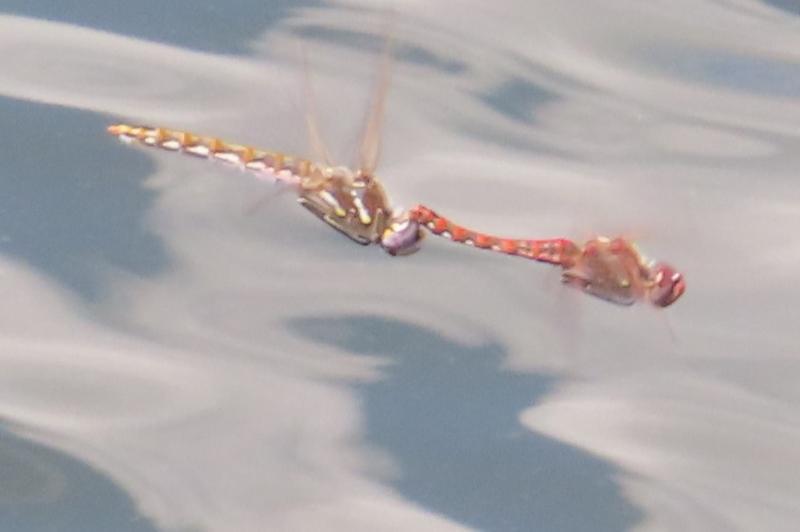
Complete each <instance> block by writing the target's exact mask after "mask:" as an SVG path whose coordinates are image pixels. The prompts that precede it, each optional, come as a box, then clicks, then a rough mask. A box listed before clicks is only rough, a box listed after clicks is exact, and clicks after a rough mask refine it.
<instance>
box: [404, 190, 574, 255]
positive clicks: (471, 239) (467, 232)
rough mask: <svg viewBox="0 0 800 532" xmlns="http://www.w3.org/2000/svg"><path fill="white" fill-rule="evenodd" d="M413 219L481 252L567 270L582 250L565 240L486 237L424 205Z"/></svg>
mask: <svg viewBox="0 0 800 532" xmlns="http://www.w3.org/2000/svg"><path fill="white" fill-rule="evenodd" d="M410 217H411V218H412V219H414V220H416V221H417V222H418V223H420V224H421V225H423V226H424V227H426V228H427V229H428V230H429V231H430V232H432V233H433V234H435V235H437V236H442V237H445V238H447V239H449V240H452V241H453V242H457V243H459V244H466V245H468V246H474V247H476V248H480V249H489V250H492V251H499V252H501V253H506V254H507V255H515V256H518V257H524V258H527V259H532V260H536V261H539V262H547V263H550V264H556V265H559V266H564V267H569V266H570V265H571V264H572V262H574V260H575V258H577V256H579V255H580V249H579V248H578V247H577V246H576V245H575V244H574V243H573V242H572V241H571V240H567V239H565V238H552V239H546V240H520V239H515V238H502V237H496V236H492V235H487V234H485V233H480V232H478V231H473V230H472V229H467V228H466V227H462V226H460V225H457V224H455V223H453V222H452V221H450V220H449V219H447V218H445V217H444V216H440V215H439V214H437V213H436V212H434V211H433V210H432V209H429V208H428V207H425V206H424V205H418V206H416V207H414V208H413V209H411V211H410Z"/></svg>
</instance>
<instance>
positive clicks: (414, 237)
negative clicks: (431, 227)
mask: <svg viewBox="0 0 800 532" xmlns="http://www.w3.org/2000/svg"><path fill="white" fill-rule="evenodd" d="M424 236H425V233H424V232H423V231H422V227H421V226H420V225H419V222H417V221H416V220H410V219H409V218H408V216H407V215H402V216H399V217H395V218H394V219H393V220H392V222H391V223H390V224H389V225H388V226H387V227H386V229H384V231H383V234H382V235H381V240H380V244H381V247H382V248H383V249H384V251H386V253H388V254H389V255H392V256H397V255H401V256H402V255H411V254H412V253H416V252H417V250H419V248H420V244H421V242H422V238H423V237H424Z"/></svg>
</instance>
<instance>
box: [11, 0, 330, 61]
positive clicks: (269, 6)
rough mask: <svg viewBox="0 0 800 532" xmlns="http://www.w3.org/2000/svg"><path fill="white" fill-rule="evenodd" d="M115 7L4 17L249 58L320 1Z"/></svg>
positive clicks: (19, 9)
mask: <svg viewBox="0 0 800 532" xmlns="http://www.w3.org/2000/svg"><path fill="white" fill-rule="evenodd" d="M114 4H115V5H114V7H113V9H109V8H108V5H109V2H86V1H85V0H61V1H59V2H51V1H49V0H5V1H4V2H3V5H2V6H1V7H0V12H5V13H10V14H14V15H23V16H27V17H36V18H40V19H47V20H55V21H59V22H67V23H71V24H77V25H79V26H88V27H93V28H97V29H102V30H106V31H112V32H115V33H121V34H124V35H129V36H132V37H140V38H144V39H148V40H152V41H157V42H165V43H172V44H177V45H179V46H183V47H186V48H193V49H195V50H206V51H214V52H222V53H243V52H245V51H246V45H247V43H248V42H250V41H251V40H252V39H253V38H255V37H256V36H258V35H259V34H260V33H261V32H263V31H264V30H265V29H266V28H268V27H269V26H271V25H273V24H275V23H276V22H277V21H279V20H281V19H282V18H284V17H285V16H286V14H287V13H288V12H289V11H290V10H292V9H297V8H299V7H304V6H309V5H314V4H316V2H311V1H297V0H269V1H268V2H265V1H258V0H230V1H227V2H224V3H223V2H196V1H192V0H172V1H169V2H163V1H158V0H140V1H137V2H115V3H114Z"/></svg>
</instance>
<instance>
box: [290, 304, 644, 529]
mask: <svg viewBox="0 0 800 532" xmlns="http://www.w3.org/2000/svg"><path fill="white" fill-rule="evenodd" d="M288 326H289V328H290V330H292V331H294V332H295V333H296V334H298V335H299V336H301V337H304V338H306V339H309V340H311V341H314V342H317V343H321V344H325V345H328V346H334V347H336V348H339V349H342V350H343V351H346V352H348V353H356V354H363V355H372V356H380V357H386V358H387V359H388V360H389V361H391V363H392V365H391V366H389V367H387V368H386V369H385V370H384V371H385V377H384V378H383V379H381V380H380V381H378V382H374V383H369V384H365V385H361V386H360V387H359V388H360V392H361V393H362V394H363V399H364V411H365V414H366V438H367V440H368V441H369V443H371V444H374V445H376V446H379V447H380V448H382V449H384V450H385V451H387V452H388V453H390V455H391V456H392V458H393V460H394V461H395V462H396V464H397V465H398V466H399V469H400V476H399V478H398V479H397V480H396V481H395V482H394V483H393V484H394V487H395V488H396V489H397V490H398V491H399V492H400V493H402V494H403V495H404V496H405V497H407V498H408V499H409V500H411V501H413V502H415V503H418V504H420V505H421V506H423V507H425V508H427V509H429V510H431V511H434V512H437V513H439V514H442V515H444V516H446V517H448V518H451V519H453V520H455V521H458V522H460V523H463V524H465V525H468V526H471V527H475V528H478V529H481V530H493V531H523V530H525V531H528V530H537V531H550V530H552V531H572V530H575V531H585V530H592V531H618V530H626V529H628V528H630V527H632V526H633V525H635V524H636V523H637V522H638V521H639V519H640V518H641V514H640V512H639V510H638V509H637V508H635V507H634V506H632V505H631V504H630V503H628V502H627V501H626V500H625V499H624V498H623V497H622V495H621V493H620V489H619V486H618V484H617V483H616V481H615V476H616V474H617V470H616V469H615V468H614V467H613V466H611V465H610V464H608V463H606V462H604V461H602V460H600V459H598V458H595V457H593V456H591V455H589V454H587V453H585V452H583V451H581V450H579V449H576V448H575V447H572V446H570V445H567V444H565V443H562V442H559V441H556V440H554V439H552V438H549V437H547V436H543V435H540V434H536V433H532V432H530V431H529V430H526V429H525V428H524V427H523V426H522V425H521V424H520V422H519V419H518V416H519V415H520V413H521V412H522V411H523V410H524V409H526V408H528V407H530V406H531V405H533V404H534V403H536V401H537V400H538V399H540V398H541V397H542V396H543V395H545V394H546V393H547V392H548V391H549V390H550V389H551V387H552V386H553V384H554V382H555V381H554V379H553V378H552V377H548V376H544V375H526V374H517V373H513V372H511V371H506V370H503V369H502V368H501V365H502V362H503V360H504V358H505V357H506V354H507V352H506V348H505V347H504V346H503V345H502V344H501V343H500V342H498V341H489V342H486V343H484V344H482V345H478V346H468V345H464V344H461V343H459V342H457V341H454V340H452V339H449V338H446V337H444V336H442V335H440V334H439V333H437V332H436V331H434V330H432V329H429V328H426V327H424V326H421V325H418V324H415V323H410V322H405V321H400V320H396V319H393V318H384V317H379V316H368V315H347V316H338V315H332V316H309V317H303V318H295V319H292V320H290V321H289V323H288Z"/></svg>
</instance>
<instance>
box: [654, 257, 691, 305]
mask: <svg viewBox="0 0 800 532" xmlns="http://www.w3.org/2000/svg"><path fill="white" fill-rule="evenodd" d="M685 291H686V281H685V280H684V279H683V275H682V274H681V273H680V272H678V271H676V270H675V269H674V268H673V267H672V266H670V265H668V264H664V263H663V262H659V263H657V264H655V265H654V266H653V285H652V286H651V287H650V290H649V292H648V298H649V299H650V302H651V303H652V304H653V305H655V306H657V307H668V306H670V305H671V304H673V303H674V302H675V301H676V300H677V299H678V298H679V297H681V295H682V294H683V293H684V292H685Z"/></svg>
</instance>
